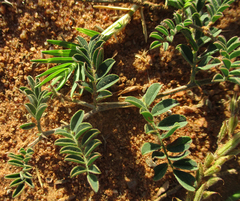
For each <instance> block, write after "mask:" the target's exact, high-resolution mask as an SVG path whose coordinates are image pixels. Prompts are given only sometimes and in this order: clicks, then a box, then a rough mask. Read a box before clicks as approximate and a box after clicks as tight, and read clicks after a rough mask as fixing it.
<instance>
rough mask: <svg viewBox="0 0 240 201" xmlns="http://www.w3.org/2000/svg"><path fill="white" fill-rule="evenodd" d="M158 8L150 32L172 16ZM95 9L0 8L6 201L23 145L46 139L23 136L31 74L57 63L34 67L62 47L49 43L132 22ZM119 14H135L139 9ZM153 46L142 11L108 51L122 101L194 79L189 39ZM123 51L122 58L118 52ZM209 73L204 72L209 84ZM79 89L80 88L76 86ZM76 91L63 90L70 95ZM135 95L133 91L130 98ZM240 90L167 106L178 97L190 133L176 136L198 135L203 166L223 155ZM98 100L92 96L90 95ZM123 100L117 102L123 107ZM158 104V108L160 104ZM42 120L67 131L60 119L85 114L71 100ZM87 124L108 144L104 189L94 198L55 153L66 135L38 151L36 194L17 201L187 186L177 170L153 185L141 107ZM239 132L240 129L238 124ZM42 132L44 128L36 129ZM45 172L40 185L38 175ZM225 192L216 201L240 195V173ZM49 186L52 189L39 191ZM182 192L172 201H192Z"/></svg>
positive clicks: (105, 196) (140, 196)
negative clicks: (180, 48) (210, 156)
mask: <svg viewBox="0 0 240 201" xmlns="http://www.w3.org/2000/svg"><path fill="white" fill-rule="evenodd" d="M154 3H155V4H159V6H160V7H159V8H153V7H149V8H145V12H144V14H145V18H146V24H147V29H148V32H149V33H150V32H152V31H153V30H154V27H155V26H156V25H158V24H159V23H160V21H161V20H163V19H165V18H167V17H169V18H171V17H172V12H173V10H171V9H169V10H167V9H163V8H162V5H163V4H164V2H162V1H161V2H154ZM93 5H94V4H92V3H82V2H79V1H74V0H70V1H64V0H59V1H54V0H38V1H37V0H31V1H30V0H25V1H20V0H16V1H15V2H13V6H12V7H10V6H7V5H4V4H1V5H0V13H1V15H0V27H1V30H0V39H1V40H0V159H1V160H0V172H1V174H0V184H1V185H0V198H1V200H4V201H8V200H12V198H11V194H12V189H11V188H9V184H10V182H11V181H9V180H6V179H4V176H5V175H7V174H10V173H14V172H15V171H17V169H16V168H15V167H12V166H10V165H8V164H7V160H8V157H7V154H8V153H10V152H13V153H17V151H18V150H19V149H20V148H21V147H27V146H28V144H29V143H31V142H32V141H34V140H35V138H36V137H37V136H36V135H35V134H36V133H34V131H32V130H30V131H23V130H21V129H20V128H19V126H20V125H22V124H24V123H26V122H30V121H31V116H29V115H28V113H27V111H26V109H25V107H24V103H26V102H27V99H26V97H25V96H24V95H23V94H21V93H20V91H19V90H18V89H19V87H20V86H26V85H27V81H26V78H27V76H28V75H31V76H33V77H35V76H36V75H39V74H40V73H42V72H44V71H46V69H48V68H50V67H52V66H53V65H49V64H48V65H44V64H41V65H36V64H35V63H31V62H30V60H31V59H36V58H44V57H45V56H44V55H42V54H41V51H42V50H48V49H53V48H54V46H52V45H50V44H48V43H47V42H46V39H55V40H63V39H64V40H66V41H72V42H74V41H75V37H76V36H78V35H81V36H83V37H85V38H87V39H88V40H89V38H88V37H86V36H85V35H83V34H81V33H79V32H77V31H76V29H74V28H73V27H82V28H87V29H92V30H96V31H99V30H97V28H96V27H97V26H99V27H101V28H103V29H105V28H107V27H108V26H110V25H111V24H112V23H113V22H114V21H115V20H116V19H118V18H119V17H121V16H122V15H124V14H125V13H124V11H116V10H106V9H101V10H96V9H94V8H93ZM118 6H124V7H130V4H119V5H118ZM239 8H240V3H239V2H235V3H234V4H233V5H232V6H231V8H229V9H228V10H226V11H225V12H224V15H225V17H224V18H223V19H222V20H220V22H219V25H218V26H219V27H220V28H222V29H223V30H224V31H223V34H224V35H225V37H226V38H228V39H229V38H230V37H232V36H235V35H240V21H239V19H240V9H239ZM151 42H152V40H151V39H149V42H148V43H145V42H144V36H143V34H142V27H141V18H140V13H139V12H136V13H135V14H134V16H133V18H132V20H131V22H130V24H129V25H127V27H126V28H125V29H124V30H123V31H122V32H121V33H119V34H118V35H117V39H115V38H114V37H112V38H111V39H110V40H109V41H108V42H107V43H106V44H105V46H104V47H105V58H109V57H113V56H114V55H115V57H114V59H115V60H116V64H115V66H114V68H113V70H112V73H116V74H118V75H119V76H120V81H119V83H118V84H117V85H116V86H115V87H113V88H112V90H113V92H114V93H115V94H120V93H121V92H122V91H124V89H126V88H127V87H132V88H131V90H128V91H127V93H125V94H123V93H122V95H121V96H126V95H133V96H141V95H143V93H144V92H146V89H147V88H148V87H149V86H150V85H151V84H152V83H156V82H158V83H160V84H163V87H162V89H161V91H165V90H167V89H172V88H175V87H177V86H180V85H184V84H186V83H187V82H188V81H189V76H190V67H188V66H187V63H186V62H185V61H184V60H183V59H182V57H181V56H180V55H179V53H178V52H177V51H176V50H175V49H174V47H175V45H176V44H178V43H181V42H182V41H181V38H180V39H177V37H176V40H175V41H174V43H173V44H171V45H170V47H169V49H168V50H167V51H163V49H162V48H160V51H159V49H157V50H152V51H149V45H150V43H151ZM116 53H117V54H116ZM210 75H211V72H210V73H205V74H202V75H201V76H203V77H208V76H210ZM68 84H71V83H68ZM69 91H70V88H69V87H68V86H66V87H64V88H63V89H62V91H61V93H63V94H64V95H66V96H69ZM125 92H126V91H125ZM234 92H237V93H238V94H239V86H237V85H233V84H230V83H221V84H214V85H211V86H204V87H202V88H201V89H199V88H195V89H193V90H188V91H183V92H178V93H176V94H174V95H169V96H167V97H166V98H174V99H176V100H177V101H179V103H180V106H177V107H175V108H174V109H173V110H172V112H173V113H176V114H183V115H185V116H186V117H187V121H188V125H187V126H186V127H184V128H181V129H179V130H177V132H176V133H175V135H174V136H175V137H174V136H173V138H171V141H172V140H174V138H176V137H177V136H190V137H191V138H192V140H193V143H192V145H191V148H190V150H191V156H190V157H191V158H192V159H194V160H195V161H197V162H204V159H205V157H206V155H207V153H208V152H209V151H210V152H214V151H215V149H216V148H217V144H216V140H217V137H216V136H217V134H218V132H219V129H220V127H221V124H222V121H224V120H225V119H226V118H228V117H229V116H230V114H229V112H228V100H229V97H231V96H232V95H233V93H234ZM83 98H84V99H89V96H88V95H84V96H83ZM116 99H117V97H113V100H116ZM157 101H159V100H157ZM48 104H49V107H48V109H47V110H46V114H45V116H44V118H43V121H42V122H41V123H42V125H43V130H44V131H46V130H51V129H54V128H57V127H60V126H61V121H64V122H69V121H70V119H71V117H72V115H73V114H74V113H75V112H76V111H78V110H79V109H86V108H81V107H80V106H79V105H77V104H75V103H70V102H64V103H62V102H61V101H59V100H56V99H53V100H50V101H49V103H48ZM88 121H89V122H90V123H91V124H92V125H93V126H94V127H95V128H98V129H99V130H100V131H101V135H100V139H101V141H102V142H103V144H102V145H101V146H100V147H99V148H98V150H97V151H98V152H100V153H101V154H102V157H101V159H99V160H97V162H96V165H97V166H98V167H99V168H100V170H101V172H102V174H101V175H100V176H99V182H100V189H99V192H98V193H96V194H95V193H94V192H93V190H92V189H91V188H90V187H89V185H88V183H87V181H86V176H85V175H81V176H78V177H76V178H72V179H71V178H69V172H70V171H71V169H72V167H73V165H72V164H71V163H69V162H65V161H63V159H64V156H63V155H60V154H59V147H56V146H54V141H55V140H56V139H57V138H58V136H55V135H51V136H50V137H49V138H48V139H44V140H42V141H41V142H39V143H38V144H37V145H36V146H35V147H34V151H35V153H34V156H33V159H32V160H31V165H32V166H33V171H32V173H33V182H34V184H35V188H34V189H31V188H26V189H25V190H24V192H23V193H22V194H21V196H19V197H18V198H16V200H61V201H62V200H96V201H99V200H104V201H105V200H109V201H110V200H152V199H153V198H154V196H155V195H156V193H157V192H158V190H159V188H160V187H161V186H162V185H163V184H164V183H165V182H166V181H169V183H170V189H171V188H174V187H175V186H177V185H178V183H177V181H176V180H175V178H174V177H173V175H172V173H171V172H167V174H166V175H165V176H164V178H163V179H162V180H160V181H158V182H154V181H153V180H152V177H153V174H154V172H153V168H152V167H151V164H150V162H149V156H148V155H147V156H144V157H143V156H142V155H141V152H140V148H141V146H142V145H143V144H144V142H148V141H150V142H155V141H156V138H155V137H154V136H152V135H147V134H145V133H144V129H143V128H144V124H145V123H146V122H145V120H144V119H143V118H142V116H141V115H139V111H138V109H136V108H127V109H117V110H113V111H105V112H101V113H99V114H96V115H94V116H92V117H91V118H90V119H88ZM237 129H238V130H239V129H240V127H239V126H238V128H237ZM35 132H36V130H35ZM224 168H225V169H229V168H239V158H238V157H236V158H235V159H234V160H232V161H231V163H228V164H227V165H225V166H224ZM36 172H38V174H39V177H40V179H39V178H38V177H37V174H36ZM223 179H224V180H225V183H224V186H223V184H222V183H221V184H218V185H216V186H214V190H216V191H217V192H219V193H220V194H221V196H222V197H221V196H219V195H214V196H212V200H213V199H214V200H219V201H220V200H224V199H226V197H228V196H229V195H231V194H233V193H234V192H236V191H237V190H239V189H240V174H237V175H234V176H233V175H228V176H226V177H223ZM39 180H41V181H42V183H43V186H41V185H40V182H39ZM185 194H186V192H185V190H183V188H182V189H181V190H179V191H177V192H176V193H175V194H174V195H171V197H169V198H167V199H168V200H170V199H172V197H174V196H175V197H179V198H181V199H184V197H185Z"/></svg>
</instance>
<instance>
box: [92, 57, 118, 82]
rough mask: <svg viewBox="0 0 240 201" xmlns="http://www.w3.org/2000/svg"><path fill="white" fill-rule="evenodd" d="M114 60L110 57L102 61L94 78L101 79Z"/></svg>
mask: <svg viewBox="0 0 240 201" xmlns="http://www.w3.org/2000/svg"><path fill="white" fill-rule="evenodd" d="M114 63H115V60H114V59H112V58H109V59H106V60H105V61H103V62H102V63H101V64H100V66H99V67H98V69H97V73H96V79H97V80H100V79H102V78H103V77H104V76H105V75H106V74H107V73H108V72H109V71H110V70H111V68H112V67H113V65H114Z"/></svg>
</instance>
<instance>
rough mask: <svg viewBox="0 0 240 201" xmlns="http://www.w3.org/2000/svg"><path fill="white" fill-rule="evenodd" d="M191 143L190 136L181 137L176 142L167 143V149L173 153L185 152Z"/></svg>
mask: <svg viewBox="0 0 240 201" xmlns="http://www.w3.org/2000/svg"><path fill="white" fill-rule="evenodd" d="M191 143H192V139H191V138H190V137H186V136H183V137H179V138H177V139H176V140H175V141H174V142H172V143H171V144H168V145H167V150H168V151H170V152H173V153H177V152H183V151H186V150H188V149H189V148H190V144H191Z"/></svg>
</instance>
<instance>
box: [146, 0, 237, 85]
mask: <svg viewBox="0 0 240 201" xmlns="http://www.w3.org/2000/svg"><path fill="white" fill-rule="evenodd" d="M232 2H234V1H233V0H225V1H223V0H209V1H206V0H197V1H184V0H169V1H168V5H171V6H174V7H176V8H178V10H177V11H176V12H175V13H174V17H173V20H172V19H165V20H163V21H162V22H161V23H160V25H158V26H157V27H156V28H155V29H156V31H154V32H152V33H151V34H150V37H152V38H155V39H157V40H155V41H153V42H152V44H151V45H150V48H151V49H154V48H157V47H160V46H163V48H164V50H167V49H168V46H169V42H172V41H173V39H174V37H175V35H176V34H177V33H181V34H183V35H184V36H185V38H186V40H187V42H188V44H187V45H186V44H179V45H178V46H177V47H176V49H178V50H179V52H180V53H181V54H182V56H183V57H184V59H185V60H186V61H187V62H188V63H189V64H190V66H191V67H192V74H191V81H192V82H195V76H196V73H197V72H198V71H200V70H209V69H211V68H213V67H216V66H220V65H221V63H222V62H223V63H226V62H225V60H226V59H225V58H224V59H225V60H222V61H221V60H219V59H218V58H216V57H214V56H213V55H214V54H215V53H216V52H219V51H220V54H221V55H222V54H225V52H226V51H227V50H226V49H227V48H228V47H227V44H226V43H227V42H226V40H225V43H224V41H223V40H224V39H223V37H218V36H219V34H220V33H221V31H222V30H221V29H217V28H216V27H213V26H212V25H213V24H214V23H215V22H216V21H217V20H218V19H219V18H220V17H222V12H223V11H224V10H225V9H226V8H228V7H229V6H230V4H231V3H232ZM205 8H206V9H205ZM205 10H206V12H204V11H205ZM216 41H217V42H216ZM219 41H220V42H222V43H224V44H220V42H219ZM232 44H234V45H232ZM230 45H232V46H231V48H229V52H227V53H228V54H229V57H227V59H229V60H230V59H231V58H235V56H238V55H239V53H238V50H236V51H234V50H235V49H236V48H237V47H238V46H237V39H236V37H233V39H232V40H230V42H229V46H230ZM233 52H234V54H233ZM231 54H232V56H231V57H230V55H231ZM224 56H227V55H224ZM227 63H229V61H227ZM224 65H225V67H224V68H228V70H229V68H231V66H230V64H227V67H226V64H224ZM229 66H230V67H229ZM233 66H238V67H239V66H240V64H239V63H235V64H234V65H233ZM220 71H221V72H223V71H224V76H220V75H219V74H217V77H216V78H215V77H214V79H213V81H218V80H224V79H223V77H226V76H227V70H225V69H223V68H221V67H220ZM233 74H234V75H233ZM236 74H239V73H238V72H235V71H234V72H233V73H232V75H231V76H230V77H232V76H234V77H235V75H236ZM227 80H228V81H231V82H234V83H237V82H238V81H239V80H238V79H236V78H230V79H227ZM236 80H237V81H236Z"/></svg>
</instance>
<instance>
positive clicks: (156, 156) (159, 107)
mask: <svg viewBox="0 0 240 201" xmlns="http://www.w3.org/2000/svg"><path fill="white" fill-rule="evenodd" d="M161 87H162V85H160V84H158V83H155V84H152V85H151V86H150V87H149V88H148V90H147V92H146V94H145V95H144V96H143V98H142V99H141V100H140V99H137V98H135V97H131V96H129V97H127V98H126V101H127V102H129V103H131V104H133V105H135V106H136V107H138V108H139V109H140V110H139V112H140V114H141V115H143V117H144V119H145V120H146V121H147V124H145V127H144V130H145V133H146V134H152V135H156V137H157V139H158V140H159V144H156V143H152V142H146V143H145V144H144V145H143V146H142V148H141V152H142V155H145V154H148V153H152V160H158V161H159V162H161V163H160V164H159V165H157V166H156V167H154V172H155V174H154V177H153V180H154V181H158V180H160V179H161V178H162V177H163V176H164V175H165V173H166V171H167V169H168V168H169V167H170V168H171V169H172V171H173V174H174V176H175V178H176V179H177V181H178V182H179V183H180V184H181V185H182V186H183V187H184V188H185V189H187V190H189V191H194V190H195V188H194V186H193V184H194V182H195V178H194V177H193V176H192V174H190V173H188V172H185V171H182V170H197V169H198V167H197V163H196V162H195V161H193V160H192V159H189V158H186V157H187V156H188V155H189V154H190V151H189V148H190V144H191V142H192V139H191V138H190V137H187V136H181V137H178V138H177V139H176V140H174V141H173V142H172V143H170V144H168V145H165V144H164V139H166V138H168V137H170V136H171V135H172V134H173V133H174V132H175V131H176V130H177V129H178V128H181V127H183V126H186V124H187V121H186V118H185V117H184V116H183V115H179V114H173V115H170V116H168V117H166V118H164V119H162V120H161V121H160V122H159V123H158V124H156V123H155V120H154V117H156V116H158V115H161V114H163V113H165V112H167V111H168V110H170V109H172V108H173V107H175V106H177V105H178V102H177V101H176V100H174V99H164V100H162V101H160V102H158V103H157V104H156V105H155V106H153V107H152V108H151V107H150V105H151V104H152V102H153V101H154V100H155V98H156V97H157V95H158V93H159V91H160V89H161ZM162 131H166V133H162Z"/></svg>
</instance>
